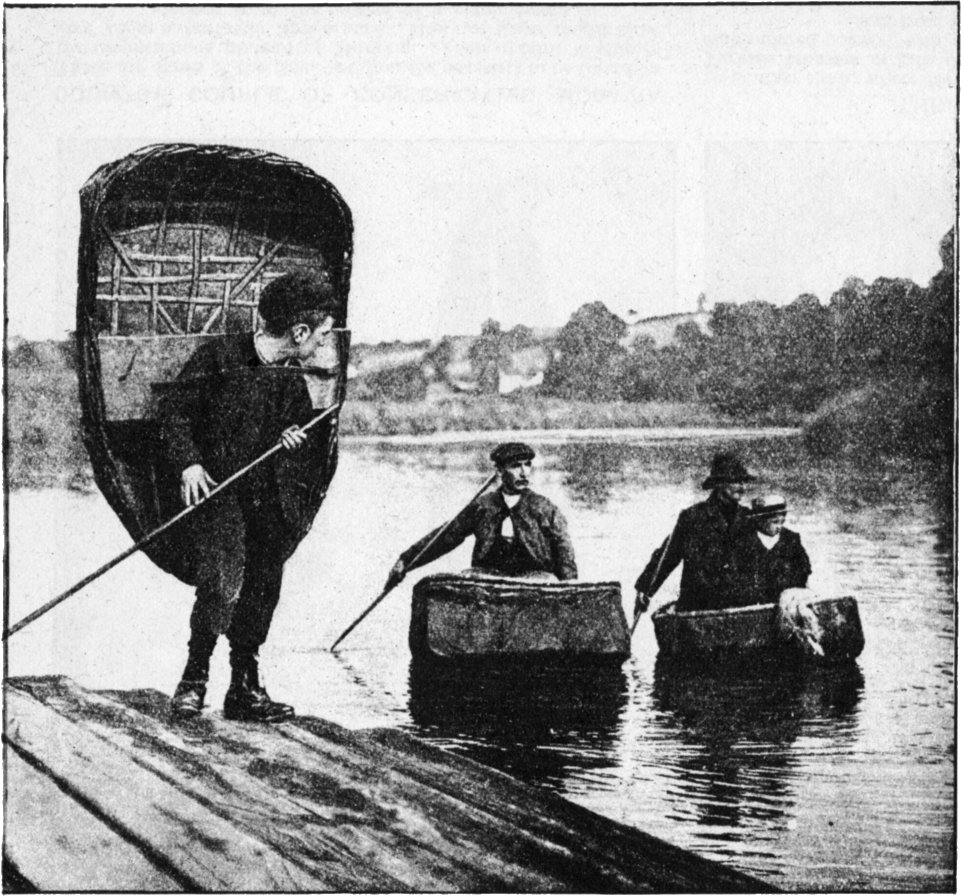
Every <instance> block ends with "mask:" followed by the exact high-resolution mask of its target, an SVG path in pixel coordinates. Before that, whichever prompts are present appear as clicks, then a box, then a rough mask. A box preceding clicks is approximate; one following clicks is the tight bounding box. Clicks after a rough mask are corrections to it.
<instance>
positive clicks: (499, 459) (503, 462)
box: [491, 442, 534, 467]
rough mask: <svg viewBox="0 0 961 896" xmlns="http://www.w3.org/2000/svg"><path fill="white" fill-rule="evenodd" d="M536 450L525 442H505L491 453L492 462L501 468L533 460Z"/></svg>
mask: <svg viewBox="0 0 961 896" xmlns="http://www.w3.org/2000/svg"><path fill="white" fill-rule="evenodd" d="M533 459H534V449H533V448H531V446H530V445H525V444H524V443H523V442H504V443H503V444H501V445H498V446H497V447H496V448H495V449H494V450H493V451H492V452H491V460H492V461H494V463H495V464H497V465H498V466H499V467H505V466H507V465H508V464H512V463H516V462H517V461H522V460H533Z"/></svg>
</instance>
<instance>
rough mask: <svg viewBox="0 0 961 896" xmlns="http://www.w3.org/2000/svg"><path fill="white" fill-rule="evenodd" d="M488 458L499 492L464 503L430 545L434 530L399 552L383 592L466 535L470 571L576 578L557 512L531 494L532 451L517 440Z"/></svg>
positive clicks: (563, 524) (564, 526)
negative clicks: (471, 538) (471, 543)
mask: <svg viewBox="0 0 961 896" xmlns="http://www.w3.org/2000/svg"><path fill="white" fill-rule="evenodd" d="M490 457H491V460H492V461H493V462H494V463H495V464H496V466H497V470H498V472H499V474H500V480H501V485H500V488H499V489H497V491H495V492H487V493H486V494H483V495H481V496H480V497H479V498H477V499H476V500H475V501H472V502H471V503H470V504H468V505H467V507H465V508H464V510H462V511H461V512H460V513H459V514H458V515H457V516H456V517H455V518H454V519H453V521H452V522H451V524H450V525H449V526H448V528H447V529H446V531H444V532H443V533H442V534H441V535H440V536H439V537H438V538H437V540H436V541H434V542H433V543H432V544H431V541H432V539H433V538H434V536H435V534H436V533H437V532H438V531H439V530H438V529H435V530H434V531H433V532H429V533H428V534H427V535H425V536H424V537H423V538H422V539H420V541H417V542H416V543H414V544H412V545H411V546H410V547H409V548H408V549H407V550H406V551H404V553H403V554H401V555H400V559H399V560H398V561H397V563H396V564H394V568H393V569H392V570H391V572H390V576H389V577H388V579H387V585H386V587H387V588H392V587H394V586H395V585H396V584H397V583H398V582H400V581H401V579H403V578H404V576H405V575H406V574H407V573H408V572H410V571H411V570H412V569H416V568H417V567H418V566H424V565H425V564H427V563H430V562H431V561H432V560H436V559H437V558H438V557H442V556H443V555H444V554H446V553H448V552H450V551H452V550H454V548H456V547H457V546H458V545H460V544H461V543H462V542H463V541H464V540H465V539H466V538H467V537H468V536H469V535H473V536H474V539H475V541H474V552H473V555H472V559H471V565H472V566H473V567H474V568H475V569H478V570H481V571H483V572H487V573H492V574H494V575H502V576H529V575H531V574H535V573H551V574H552V575H554V576H556V577H557V578H558V579H560V580H562V581H563V580H567V579H576V578H577V565H576V564H575V562H574V548H573V545H572V544H571V540H570V537H569V535H568V534H567V522H566V520H565V519H564V516H563V514H562V513H561V512H560V510H558V509H557V507H555V506H554V505H553V504H552V503H551V502H550V501H548V500H547V498H545V497H543V495H538V494H537V493H536V492H533V491H531V488H530V482H531V462H532V461H533V459H534V451H533V449H532V448H531V447H530V446H529V445H525V444H524V443H523V442H505V443H504V444H502V445H498V446H497V447H496V448H495V449H494V450H493V451H492V452H491V455H490ZM425 547H426V550H424V548H425ZM422 550H423V554H421V551H422Z"/></svg>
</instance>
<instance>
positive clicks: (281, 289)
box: [257, 271, 340, 329]
mask: <svg viewBox="0 0 961 896" xmlns="http://www.w3.org/2000/svg"><path fill="white" fill-rule="evenodd" d="M257 310H258V311H259V312H260V316H261V317H262V318H263V319H264V320H265V321H266V322H267V323H268V324H272V325H274V327H275V328H278V329H285V328H286V327H288V326H292V325H293V323H295V322H297V318H298V317H299V316H300V315H302V314H306V313H310V312H319V313H321V314H323V313H327V314H332V315H334V316H336V315H337V313H338V312H339V310H340V301H339V299H338V298H337V294H336V292H335V291H334V287H333V285H332V284H331V283H330V281H329V280H328V279H326V278H325V277H323V276H318V275H317V274H313V273H309V272H306V271H297V272H294V273H290V274H284V275H283V276H282V277H278V278H277V279H276V280H271V282H270V283H268V284H267V286H265V287H264V291H263V292H262V293H261V294H260V302H259V304H258V308H257Z"/></svg>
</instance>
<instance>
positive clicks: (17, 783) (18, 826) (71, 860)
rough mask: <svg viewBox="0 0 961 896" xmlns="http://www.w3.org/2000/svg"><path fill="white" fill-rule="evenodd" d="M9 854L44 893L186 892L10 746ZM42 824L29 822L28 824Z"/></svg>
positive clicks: (7, 785) (7, 766) (6, 777)
mask: <svg viewBox="0 0 961 896" xmlns="http://www.w3.org/2000/svg"><path fill="white" fill-rule="evenodd" d="M4 780H5V804H4V818H5V820H6V824H5V825H4V831H5V836H4V844H3V850H4V855H5V856H6V857H7V858H8V859H9V860H10V861H12V862H13V864H14V865H15V866H16V868H18V869H19V870H20V872H21V874H24V876H27V875H29V882H30V884H31V885H32V886H33V887H36V888H37V889H40V890H60V891H70V890H76V889H77V888H78V883H79V882H78V874H77V871H78V868H82V869H83V885H84V889H89V890H151V891H154V892H170V891H178V890H181V891H182V890H183V887H182V886H181V884H180V883H179V882H178V881H177V880H176V879H175V878H173V877H171V876H170V874H168V873H166V872H165V871H163V870H162V869H161V868H158V867H157V866H156V865H155V864H154V863H152V862H151V861H150V860H149V859H148V858H147V857H146V856H145V855H144V854H143V853H142V852H141V851H140V850H139V849H137V847H136V846H134V845H133V844H131V843H129V842H127V841H126V840H124V839H123V838H122V837H121V836H120V835H119V834H117V833H116V831H113V830H111V829H110V828H109V827H107V825H105V824H104V823H103V822H102V821H101V820H100V819H98V818H97V817H96V816H94V815H91V814H90V812H88V811H87V810H86V809H85V808H84V807H83V806H81V805H80V803H78V802H77V801H76V800H75V799H73V798H72V797H71V796H69V795H68V794H66V793H64V791H63V790H61V789H60V788H59V787H58V786H57V785H56V784H54V782H53V781H52V780H51V779H50V778H49V777H47V776H46V775H44V774H42V773H41V772H39V771H38V770H37V769H35V768H33V766H31V765H29V764H28V763H27V762H25V761H24V760H23V759H22V758H21V757H20V756H19V755H18V754H17V753H16V752H15V751H14V750H13V749H11V748H10V747H9V746H8V747H7V748H6V750H5V751H4ZM31 818H34V819H38V820H40V822H39V823H31V824H27V823H24V822H25V821H26V820H27V819H31Z"/></svg>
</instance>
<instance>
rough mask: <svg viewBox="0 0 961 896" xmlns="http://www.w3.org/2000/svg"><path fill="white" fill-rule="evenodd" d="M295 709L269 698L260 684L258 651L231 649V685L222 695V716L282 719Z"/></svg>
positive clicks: (226, 717)
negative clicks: (223, 696)
mask: <svg viewBox="0 0 961 896" xmlns="http://www.w3.org/2000/svg"><path fill="white" fill-rule="evenodd" d="M293 715H294V708H293V707H292V706H288V705H287V704H286V703H277V702H276V701H274V700H271V699H270V697H269V696H268V694H267V691H266V689H265V688H264V686H263V685H262V684H261V683H260V669H259V666H258V664H257V654H256V653H252V652H249V651H237V650H234V649H231V651H230V687H229V688H228V690H227V696H226V697H225V698H224V718H225V719H232V720H234V721H238V722H283V721H284V720H286V719H290V718H292V717H293Z"/></svg>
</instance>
